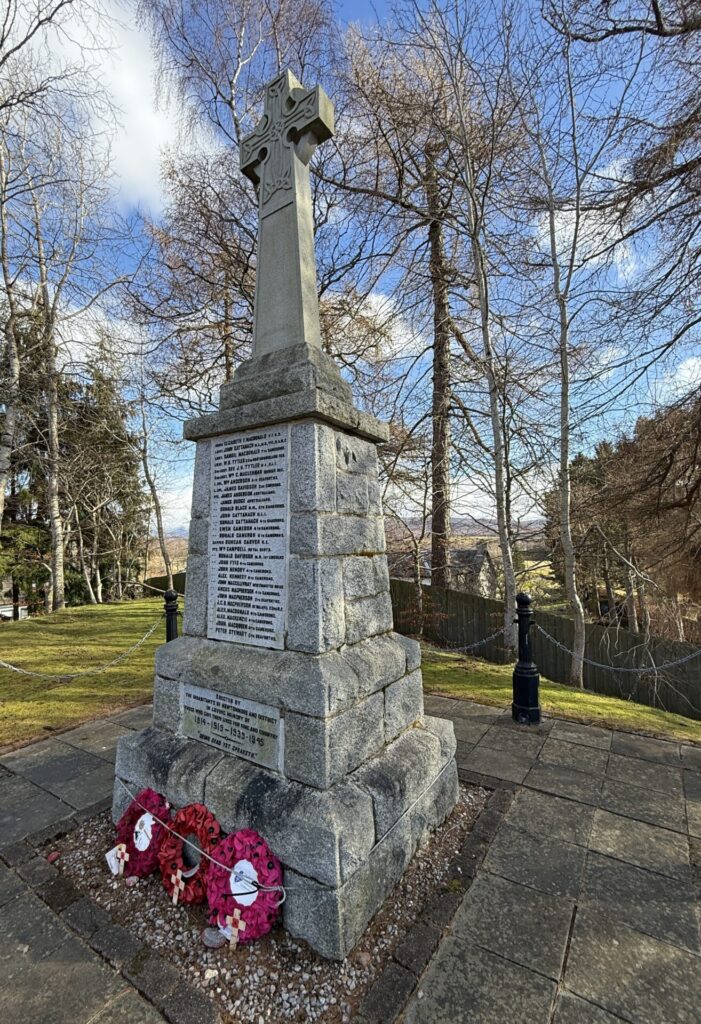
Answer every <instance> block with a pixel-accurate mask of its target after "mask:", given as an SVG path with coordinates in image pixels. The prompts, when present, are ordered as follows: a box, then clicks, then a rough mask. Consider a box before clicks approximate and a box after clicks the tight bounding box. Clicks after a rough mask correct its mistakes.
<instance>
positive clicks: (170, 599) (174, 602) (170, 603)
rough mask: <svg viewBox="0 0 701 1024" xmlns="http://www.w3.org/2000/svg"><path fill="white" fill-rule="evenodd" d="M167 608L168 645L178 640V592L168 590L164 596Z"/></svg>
mask: <svg viewBox="0 0 701 1024" xmlns="http://www.w3.org/2000/svg"><path fill="white" fill-rule="evenodd" d="M164 603H165V608H166V643H168V642H169V641H170V640H177V639H178V592H177V591H176V590H166V592H165V594H164Z"/></svg>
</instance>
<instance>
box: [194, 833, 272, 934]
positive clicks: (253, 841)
mask: <svg viewBox="0 0 701 1024" xmlns="http://www.w3.org/2000/svg"><path fill="white" fill-rule="evenodd" d="M212 856H213V858H214V860H213V861H212V863H211V864H210V866H209V874H208V876H207V900H208V902H209V909H210V911H211V913H210V917H209V920H210V924H212V925H214V926H215V927H218V928H219V930H220V931H221V932H222V934H223V935H224V936H225V937H226V938H227V939H228V940H229V942H231V943H233V944H234V945H235V944H236V943H238V942H252V941H253V940H254V939H258V938H260V937H261V935H265V934H266V932H269V931H270V929H271V928H272V926H273V924H274V923H275V921H276V919H277V918H278V916H279V914H280V904H281V903H282V898H283V889H282V866H281V864H280V861H279V860H278V859H277V857H276V856H275V855H274V854H273V853H272V851H271V850H270V847H269V846H268V844H267V843H266V842H265V840H264V839H263V838H262V837H261V836H259V835H258V833H257V832H254V831H253V829H250V828H246V829H242V830H241V831H240V832H236V833H233V832H232V833H231V834H230V835H228V836H227V837H226V838H225V839H222V841H221V842H220V843H219V845H218V846H217V848H216V850H215V852H214V853H213V854H212ZM215 862H216V863H215ZM270 890H272V891H270Z"/></svg>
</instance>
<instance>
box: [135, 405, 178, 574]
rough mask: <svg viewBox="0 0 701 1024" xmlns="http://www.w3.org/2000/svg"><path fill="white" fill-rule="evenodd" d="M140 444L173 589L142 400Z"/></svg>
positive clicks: (159, 539)
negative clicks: (150, 459) (151, 465)
mask: <svg viewBox="0 0 701 1024" xmlns="http://www.w3.org/2000/svg"><path fill="white" fill-rule="evenodd" d="M141 429H142V433H141V444H140V446H139V454H140V456H141V465H142V467H143V470H144V478H145V480H146V484H147V486H148V489H149V492H150V494H151V501H152V502H153V511H154V514H155V516H156V533H157V535H158V545H159V547H160V549H161V557H162V558H163V564H164V566H165V570H166V576H167V578H168V582H167V589H168V590H172V589H173V563H172V562H171V559H170V555H169V553H168V545H167V544H166V535H165V530H164V528H163V510H162V508H161V499H160V497H159V494H158V490H157V488H156V481H155V479H154V477H153V474H152V473H151V467H150V465H149V456H148V424H147V423H146V410H145V408H144V403H143V400H142V402H141Z"/></svg>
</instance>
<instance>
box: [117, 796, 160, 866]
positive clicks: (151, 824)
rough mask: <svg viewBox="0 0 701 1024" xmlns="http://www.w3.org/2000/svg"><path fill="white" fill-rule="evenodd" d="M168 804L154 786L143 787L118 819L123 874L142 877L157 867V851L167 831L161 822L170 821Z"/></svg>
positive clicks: (118, 842)
mask: <svg viewBox="0 0 701 1024" xmlns="http://www.w3.org/2000/svg"><path fill="white" fill-rule="evenodd" d="M170 817H171V813H170V805H169V804H168V802H167V800H166V799H165V797H163V796H161V794H160V793H156V791H155V790H153V789H142V790H141V792H140V793H137V794H136V797H135V799H134V800H132V802H131V803H130V804H129V806H128V807H127V809H126V811H125V812H124V814H123V815H122V817H121V818H120V819H119V821H118V822H117V844H118V845H117V849H120V848H121V849H120V854H119V859H120V861H122V862H123V864H124V867H123V869H122V873H123V874H124V875H126V876H127V877H129V876H130V875H136V877H137V878H145V877H146V875H150V874H152V873H153V872H154V871H155V870H156V868H157V867H158V852H159V850H160V848H161V842H162V840H163V837H164V836H165V835H167V830H166V829H165V828H164V826H163V825H161V824H160V822H162V821H163V822H170Z"/></svg>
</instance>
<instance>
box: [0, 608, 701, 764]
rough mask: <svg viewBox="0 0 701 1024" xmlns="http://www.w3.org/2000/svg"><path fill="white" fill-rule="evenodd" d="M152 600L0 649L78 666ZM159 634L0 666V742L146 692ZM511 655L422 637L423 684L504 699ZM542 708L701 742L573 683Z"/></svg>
mask: <svg viewBox="0 0 701 1024" xmlns="http://www.w3.org/2000/svg"><path fill="white" fill-rule="evenodd" d="M162 609H163V605H162V603H161V601H160V600H157V599H156V600H153V599H151V600H143V601H127V602H125V603H124V604H112V605H98V606H92V605H90V606H87V607H84V608H68V609H66V610H65V611H62V612H59V613H58V614H57V615H49V616H45V617H42V618H37V619H26V620H24V621H23V622H13V623H3V624H2V625H0V658H1V659H3V660H4V661H8V662H11V663H12V664H14V665H19V666H21V667H22V668H28V669H33V670H36V671H40V672H54V673H55V672H80V671H83V670H85V669H89V668H90V667H91V666H93V665H94V666H99V665H102V664H104V663H105V662H107V661H110V660H111V659H112V658H114V657H116V656H117V655H118V654H121V653H122V652H123V651H125V650H126V649H127V648H128V647H130V646H131V645H132V644H133V643H135V641H136V640H138V639H139V637H141V636H143V635H144V633H145V632H146V630H147V629H148V628H149V626H150V625H152V624H153V623H154V622H155V621H156V619H158V618H159V616H160V615H161V613H162ZM164 640H165V622H164V621H163V620H161V621H160V622H159V625H158V627H157V629H156V631H155V633H154V634H153V636H151V637H150V638H149V639H148V640H147V641H146V643H145V644H143V646H142V647H140V648H139V649H138V650H137V651H134V653H133V654H131V655H130V656H129V657H128V658H127V659H126V660H125V661H123V662H121V663H120V664H119V665H115V666H114V668H110V669H107V670H106V671H105V672H101V673H94V674H93V673H91V674H89V675H85V676H82V677H81V678H80V679H73V680H69V681H68V682H65V683H61V682H56V681H51V680H45V679H34V678H32V677H30V676H21V675H17V674H16V673H14V672H10V671H8V670H6V669H0V748H2V747H6V746H9V745H16V744H20V743H26V742H28V741H29V740H32V739H40V738H42V737H46V736H47V735H50V734H51V733H52V732H54V731H56V730H60V729H66V728H69V727H71V726H75V725H79V724H80V723H81V722H85V721H88V720H89V719H91V718H97V717H99V716H100V715H106V714H109V712H111V711H117V710H119V709H120V708H125V707H130V706H131V705H134V704H138V703H141V702H143V701H146V700H148V699H150V697H151V694H152V690H153V658H154V652H155V649H156V647H158V646H159V644H162V643H163V642H164ZM511 672H512V668H511V666H510V665H491V664H489V663H488V662H486V661H480V660H479V659H478V658H469V657H465V656H463V655H459V654H454V653H451V652H448V651H442V650H439V649H438V648H436V647H432V646H430V645H428V644H424V647H423V673H424V686H425V689H426V690H427V691H429V692H431V693H442V694H446V695H447V696H450V697H463V698H471V699H473V700H476V701H479V702H480V703H482V704H495V705H497V706H500V707H507V706H508V705H510V704H511ZM540 699H541V705H542V708H543V710H544V711H547V712H549V713H550V714H553V715H557V716H559V717H562V718H572V719H576V720H578V721H582V722H592V723H594V724H596V725H605V726H610V727H613V728H618V729H628V730H632V731H635V732H646V733H650V734H653V735H656V736H664V737H668V738H671V739H681V740H690V741H696V742H697V743H701V722H696V721H693V720H692V719H690V718H684V717H682V716H681V715H673V714H669V713H668V712H665V711H658V710H656V709H654V708H647V707H645V706H644V705H642V704H634V703H632V702H631V701H622V700H616V698H614V697H604V696H599V695H598V694H595V693H591V692H589V691H582V690H575V689H572V688H571V687H569V686H561V685H559V684H558V683H551V682H549V681H548V680H543V679H541V684H540Z"/></svg>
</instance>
